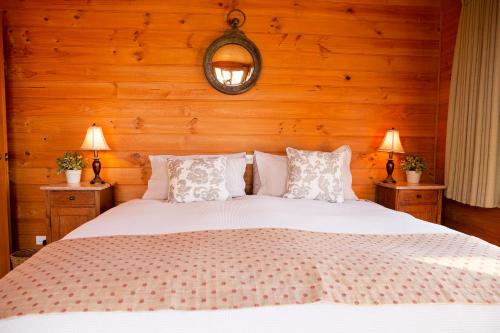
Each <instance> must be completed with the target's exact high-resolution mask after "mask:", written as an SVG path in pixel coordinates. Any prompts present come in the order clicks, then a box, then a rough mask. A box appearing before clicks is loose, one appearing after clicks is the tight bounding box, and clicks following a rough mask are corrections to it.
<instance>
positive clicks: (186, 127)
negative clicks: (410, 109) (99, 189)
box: [9, 114, 434, 140]
mask: <svg viewBox="0 0 500 333" xmlns="http://www.w3.org/2000/svg"><path fill="white" fill-rule="evenodd" d="M427 118H428V115H419V114H416V115H410V116H409V117H408V118H406V119H403V120H397V119H395V120H393V121H391V122H388V121H387V119H381V118H378V119H373V120H372V121H370V122H369V123H368V122H363V123H361V124H360V125H359V126H357V127H356V129H355V130H353V129H352V128H351V127H350V124H351V123H352V120H350V119H347V120H342V119H339V120H331V119H280V118H275V119H260V118H249V119H246V120H245V122H242V121H241V118H226V119H220V118H208V117H200V118H198V117H179V118H170V119H169V120H168V121H165V119H164V118H157V117H148V116H147V115H145V116H141V117H134V118H126V117H112V118H100V117H95V118H94V119H93V121H94V122H95V123H97V124H99V125H100V126H102V127H103V128H104V131H105V132H106V135H108V134H134V133H136V134H216V135H248V136H252V135H294V134H301V135H308V136H309V135H310V136H315V135H319V136H330V135H337V136H349V135H354V134H356V135H359V136H372V135H378V134H379V133H380V132H383V131H384V130H385V129H387V127H389V126H394V127H397V128H398V129H399V130H400V131H401V132H403V133H405V135H406V136H422V137H433V136H434V127H433V126H429V124H427V123H426V122H425V120H426V119H427ZM68 121H71V122H72V125H73V126H71V127H68V126H66V124H67V123H68ZM88 126H89V122H88V119H85V118H74V117H69V118H66V117H64V116H61V117H59V118H48V117H46V116H37V117H35V116H32V117H18V116H14V117H11V119H10V121H9V127H10V130H11V131H13V132H16V133H41V134H43V133H53V134H56V133H58V134H61V135H64V134H66V135H76V136H80V137H82V138H83V132H84V131H82V129H85V128H86V127H88ZM82 140H83V139H82Z"/></svg>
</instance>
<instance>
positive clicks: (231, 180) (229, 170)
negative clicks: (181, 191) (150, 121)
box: [142, 153, 247, 200]
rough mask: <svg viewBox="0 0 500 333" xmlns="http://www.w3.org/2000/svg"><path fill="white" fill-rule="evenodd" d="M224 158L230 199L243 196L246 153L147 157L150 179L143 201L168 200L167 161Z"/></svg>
mask: <svg viewBox="0 0 500 333" xmlns="http://www.w3.org/2000/svg"><path fill="white" fill-rule="evenodd" d="M220 156H225V157H226V158H227V167H226V187H227V190H228V191H229V193H230V194H231V196H232V197H241V196H244V195H245V178H244V175H245V170H246V166H247V163H246V153H236V154H227V155H185V156H176V155H149V160H150V161H151V177H150V178H149V180H148V188H147V190H146V192H145V193H144V195H143V196H142V198H143V199H149V200H167V199H168V186H169V184H168V172H167V162H168V160H169V159H193V158H209V157H220Z"/></svg>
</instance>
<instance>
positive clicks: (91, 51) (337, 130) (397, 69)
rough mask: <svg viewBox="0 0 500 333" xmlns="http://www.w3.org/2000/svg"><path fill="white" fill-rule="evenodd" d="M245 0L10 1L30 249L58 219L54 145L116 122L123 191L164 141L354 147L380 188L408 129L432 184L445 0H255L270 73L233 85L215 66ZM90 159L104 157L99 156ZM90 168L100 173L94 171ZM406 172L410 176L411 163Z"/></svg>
mask: <svg viewBox="0 0 500 333" xmlns="http://www.w3.org/2000/svg"><path fill="white" fill-rule="evenodd" d="M232 4H233V1H229V0H217V1H215V0H208V1H201V0H188V1H186V0H183V1H181V0H176V1H168V3H167V2H162V1H153V0H145V1H140V2H130V1H112V2H110V1H105V0H96V1H90V2H89V1H80V0H72V1H59V0H56V1H43V0H29V1H22V0H6V1H3V2H2V5H1V6H2V10H3V16H4V18H5V20H6V24H7V37H8V38H7V43H6V46H7V60H8V66H7V92H8V102H9V103H8V121H9V150H10V153H11V155H12V160H11V165H12V171H11V181H12V183H13V195H12V197H13V201H14V205H13V206H14V207H15V212H14V217H15V233H14V238H15V241H16V247H21V248H23V247H31V246H33V242H34V239H35V238H34V236H35V235H36V234H37V233H39V232H41V231H42V230H43V228H42V227H41V225H42V224H43V223H44V207H43V196H42V194H41V192H40V191H39V190H38V186H39V185H40V184H46V183H55V182H59V181H61V180H63V177H62V176H61V175H57V174H56V172H55V163H54V160H55V158H56V157H57V156H58V155H60V154H62V153H63V152H64V151H66V150H75V149H78V148H79V146H80V144H81V142H82V140H83V138H84V134H85V130H86V128H87V127H88V126H89V125H90V124H92V123H93V122H97V123H98V124H99V125H101V126H102V127H103V128H104V132H105V135H106V139H107V141H108V143H109V144H110V146H111V148H112V151H110V152H105V153H103V154H102V162H103V166H104V168H103V171H102V175H103V177H105V179H107V180H110V181H114V182H116V184H117V185H116V187H115V200H116V201H117V202H123V201H126V200H130V199H133V198H137V197H140V196H141V195H142V193H143V191H144V189H145V187H146V183H147V179H148V177H149V174H150V172H151V171H150V166H149V161H148V157H147V156H148V154H150V153H174V154H188V153H215V152H237V151H247V152H252V151H253V150H254V149H259V150H263V151H268V152H272V153H284V149H285V147H287V146H295V147H299V148H304V149H322V150H330V149H334V148H336V147H338V146H339V145H342V144H345V143H347V144H350V145H351V147H352V148H353V151H354V154H353V162H352V169H353V176H354V189H355V191H356V193H357V194H358V195H359V196H360V197H363V198H369V199H373V198H374V183H375V182H376V181H378V180H380V179H382V178H384V175H385V159H386V158H387V156H386V154H381V153H377V152H376V148H377V146H378V145H379V144H380V141H381V140H382V137H383V135H384V133H385V131H386V130H387V129H388V128H390V127H393V126H394V127H397V128H398V129H399V130H400V133H401V135H402V141H403V145H404V148H405V150H406V151H407V152H409V153H417V154H421V155H423V156H424V157H425V159H426V160H427V162H428V163H429V166H430V170H432V171H431V172H430V173H427V174H426V175H425V177H424V180H427V181H433V179H434V173H433V170H434V169H435V142H436V137H435V130H436V127H435V125H436V124H435V119H436V110H437V107H438V94H437V92H438V83H439V80H438V78H439V66H440V60H439V59H440V35H441V34H440V31H439V30H440V27H441V20H440V15H441V14H440V10H441V7H440V4H439V2H437V1H435V0H386V1H383V2H381V1H378V0H350V1H345V0H343V1H340V0H318V1H309V0H307V1H306V0H295V1H290V0H276V1H264V0H241V1H238V2H237V6H238V7H239V8H241V9H243V10H244V11H245V12H246V14H247V19H248V20H247V24H246V25H245V27H244V31H245V33H246V34H247V35H248V36H249V37H250V38H251V39H252V40H254V41H255V43H256V44H257V45H258V47H259V48H260V50H261V53H262V56H263V62H264V68H263V72H262V76H261V79H260V80H259V82H258V83H257V86H256V87H255V88H254V89H252V90H251V91H249V92H248V93H246V94H243V95H239V96H227V95H223V94H220V93H218V92H216V91H215V90H213V89H212V88H211V87H210V86H209V85H208V83H207V82H206V80H205V78H204V76H203V70H202V67H201V63H202V58H203V53H204V48H205V47H206V46H207V45H208V44H209V43H210V42H211V41H212V40H213V39H214V38H215V37H217V36H219V35H220V34H221V33H222V32H223V31H224V29H225V28H226V27H225V23H224V22H225V15H226V13H227V11H228V9H229V8H231V6H232ZM89 157H90V155H89ZM83 177H84V180H89V179H90V177H91V171H90V170H85V172H84V175H83ZM396 177H398V178H400V179H403V178H404V176H403V175H402V174H401V172H399V171H396Z"/></svg>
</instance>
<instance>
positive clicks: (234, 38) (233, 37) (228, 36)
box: [203, 27, 262, 95]
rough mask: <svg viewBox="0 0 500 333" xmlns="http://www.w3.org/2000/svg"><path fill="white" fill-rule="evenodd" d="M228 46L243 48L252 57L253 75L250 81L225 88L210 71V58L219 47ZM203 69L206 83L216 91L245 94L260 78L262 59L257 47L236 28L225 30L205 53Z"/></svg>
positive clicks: (211, 70)
mask: <svg viewBox="0 0 500 333" xmlns="http://www.w3.org/2000/svg"><path fill="white" fill-rule="evenodd" d="M228 44H236V45H239V46H241V47H243V48H245V49H246V50H247V51H248V52H249V53H250V55H251V56H252V59H253V63H254V70H253V74H252V76H251V77H250V79H249V80H248V81H246V82H244V83H243V84H241V85H239V86H226V85H224V84H223V83H221V82H219V81H218V80H217V77H216V76H215V73H214V71H213V69H212V58H213V56H214V54H215V52H217V50H218V49H220V48H221V47H223V46H225V45H228ZM203 69H204V72H205V77H206V78H207V80H208V83H210V85H211V86H212V87H214V88H215V89H217V90H218V91H220V92H222V93H224V94H228V95H237V94H242V93H244V92H247V91H248V90H250V88H252V87H253V86H254V85H255V84H256V83H257V80H258V79H259V77H260V72H261V70H262V57H261V55H260V51H259V49H258V48H257V46H256V45H255V44H254V43H253V42H252V41H251V40H250V39H248V38H247V36H246V35H245V34H244V33H243V31H241V30H238V28H237V27H234V28H232V29H229V30H227V31H226V32H225V33H224V34H223V35H222V36H220V37H219V38H217V39H216V40H214V41H213V42H212V43H211V44H210V45H209V46H208V48H207V50H206V51H205V57H204V59H203Z"/></svg>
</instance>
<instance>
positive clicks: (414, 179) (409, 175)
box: [406, 171, 422, 184]
mask: <svg viewBox="0 0 500 333" xmlns="http://www.w3.org/2000/svg"><path fill="white" fill-rule="evenodd" d="M420 176H422V171H406V182H407V183H408V184H418V183H420Z"/></svg>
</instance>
